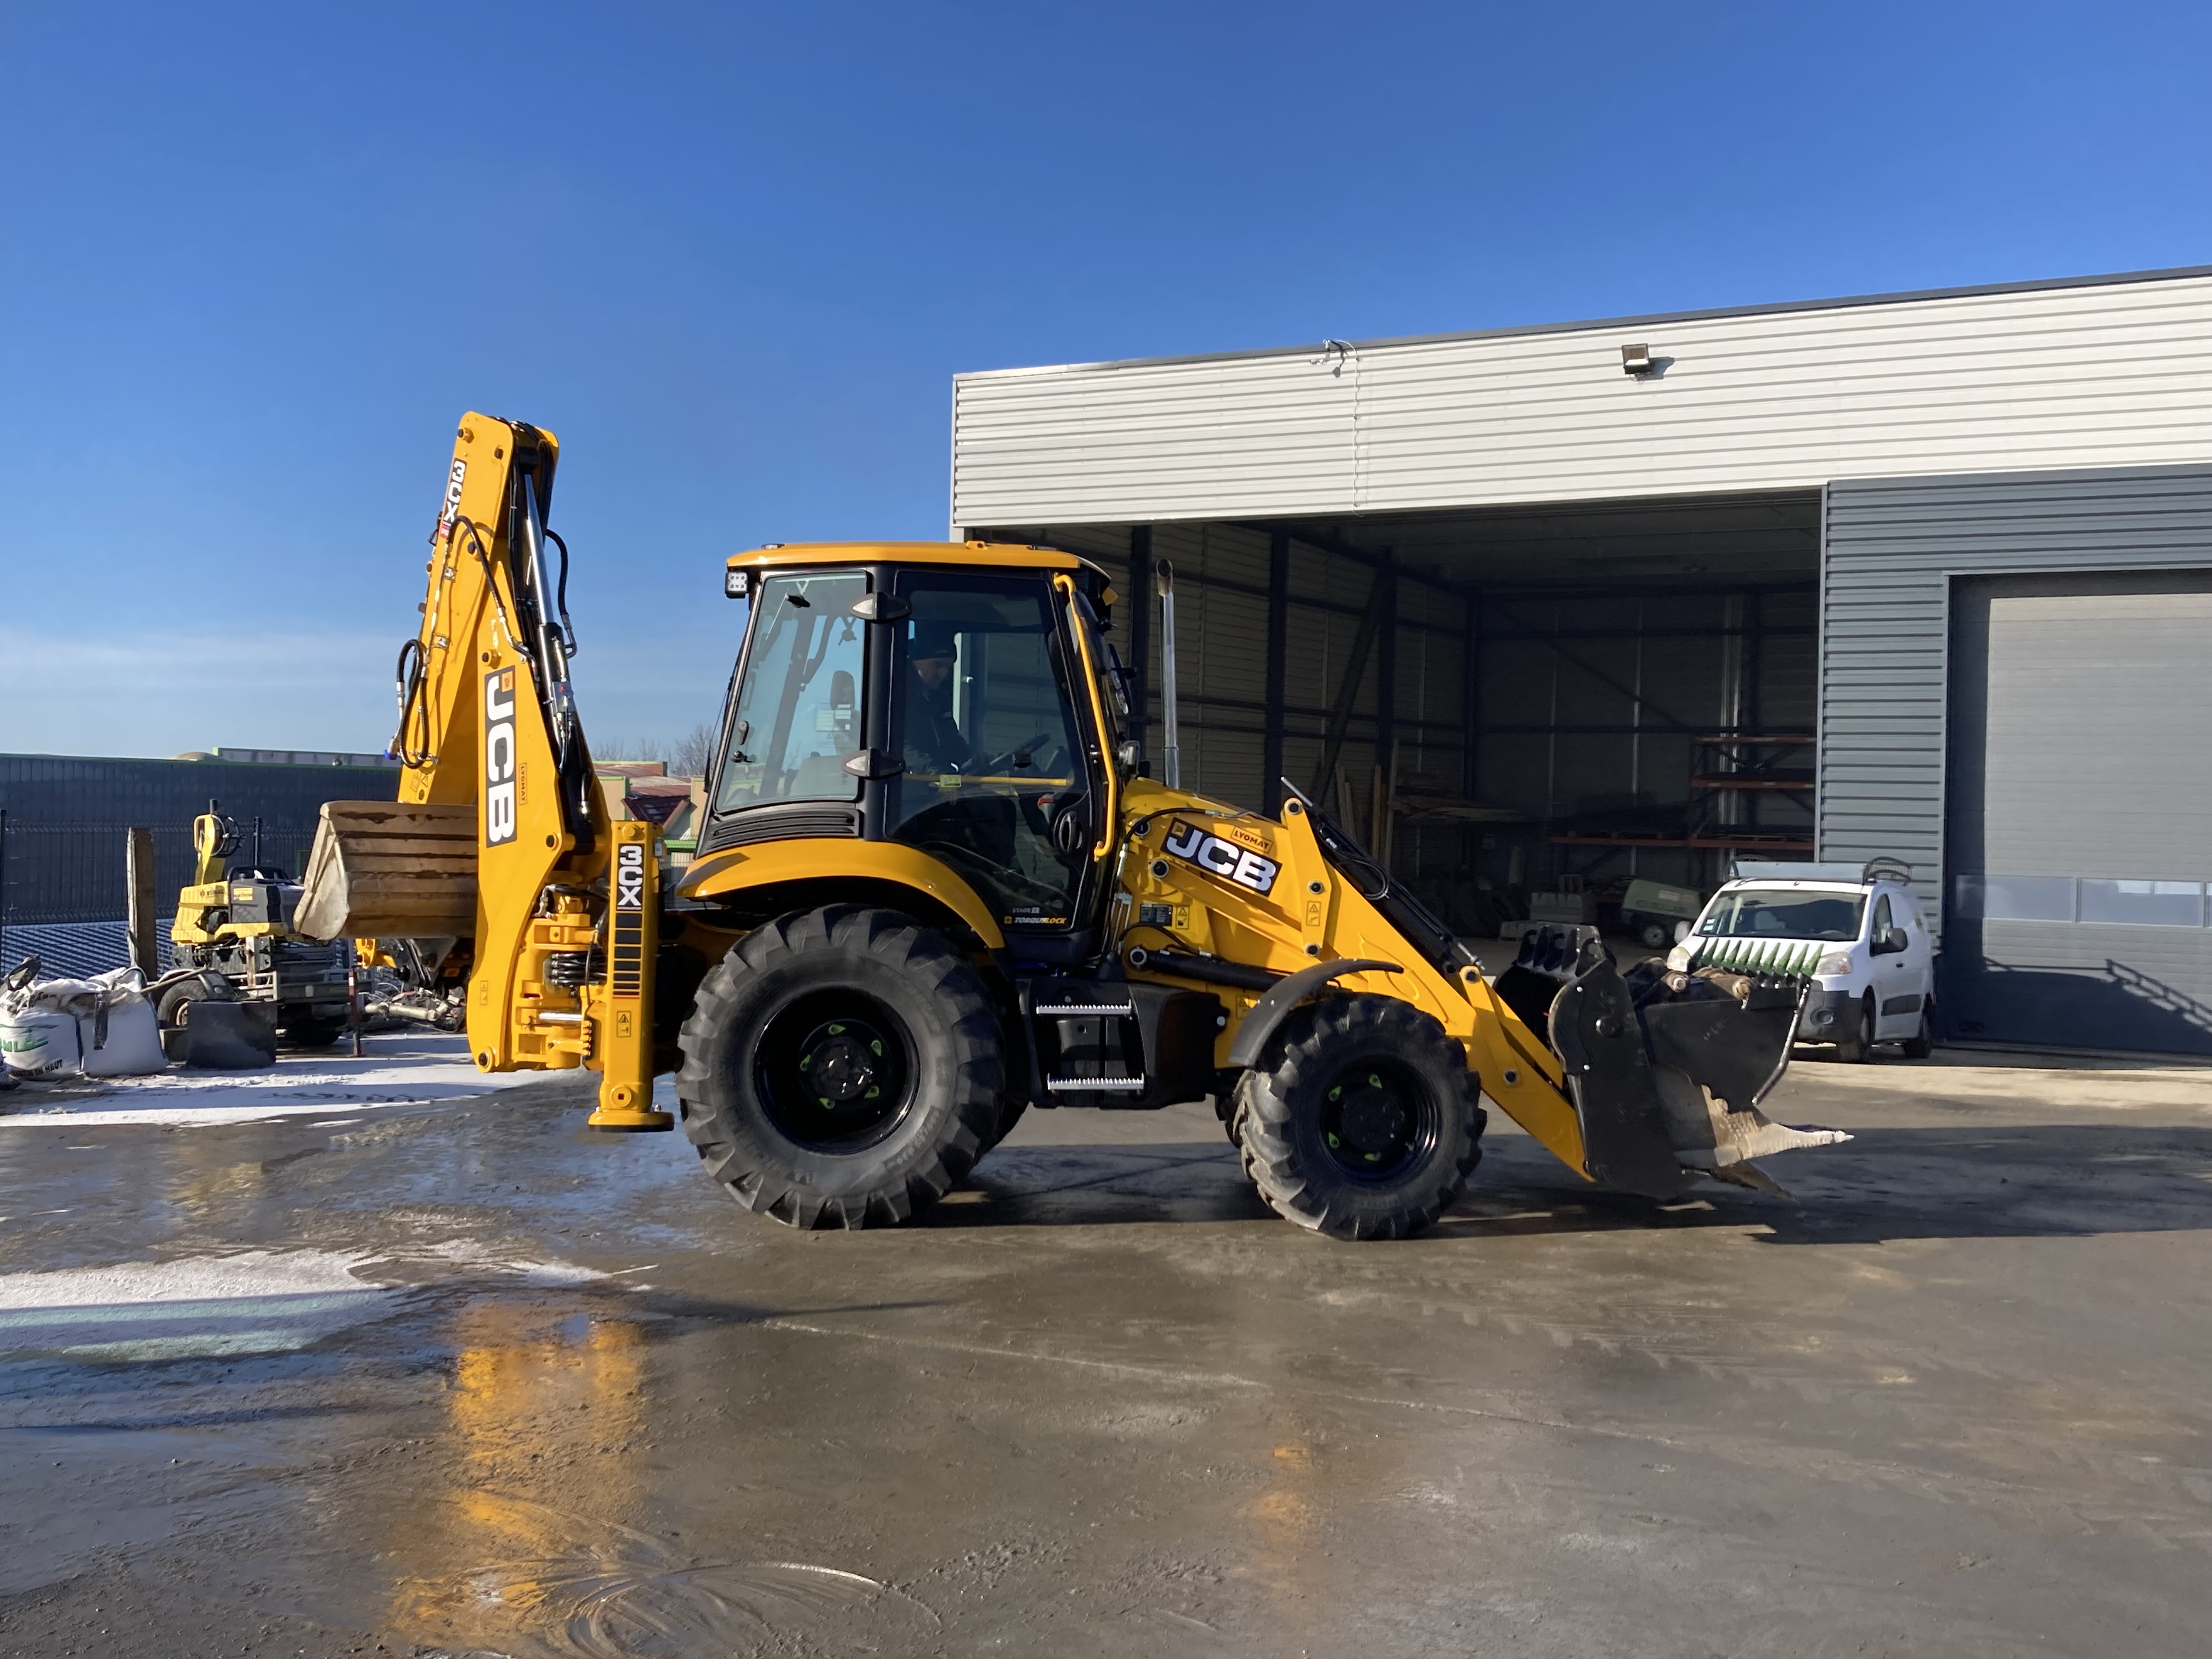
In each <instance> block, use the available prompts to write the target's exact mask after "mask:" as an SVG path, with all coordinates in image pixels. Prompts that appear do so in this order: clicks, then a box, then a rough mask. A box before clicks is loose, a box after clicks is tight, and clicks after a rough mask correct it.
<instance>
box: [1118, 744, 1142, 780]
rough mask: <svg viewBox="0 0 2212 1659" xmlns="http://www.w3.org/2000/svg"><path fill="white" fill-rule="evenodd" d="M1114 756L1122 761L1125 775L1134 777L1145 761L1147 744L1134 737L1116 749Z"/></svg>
mask: <svg viewBox="0 0 2212 1659" xmlns="http://www.w3.org/2000/svg"><path fill="white" fill-rule="evenodd" d="M1114 758H1115V760H1117V761H1119V762H1121V770H1122V772H1123V774H1124V775H1127V776H1129V777H1134V776H1136V775H1137V769H1138V768H1139V767H1140V766H1142V765H1143V764H1144V763H1145V745H1144V744H1140V743H1139V742H1138V741H1137V740H1136V739H1135V738H1130V739H1129V740H1128V741H1127V743H1124V744H1122V745H1121V747H1120V748H1119V749H1117V750H1115V751H1114Z"/></svg>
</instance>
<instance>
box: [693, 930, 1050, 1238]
mask: <svg viewBox="0 0 2212 1659" xmlns="http://www.w3.org/2000/svg"><path fill="white" fill-rule="evenodd" d="M681 1042H682V1046H683V1051H684V1066H683V1069H682V1070H681V1071H680V1072H679V1073H678V1074H677V1079H676V1091H677V1097H678V1103H679V1105H680V1107H681V1109H682V1112H683V1117H684V1133H686V1134H688V1135H689V1136H690V1139H691V1144H692V1145H693V1146H696V1147H697V1148H698V1150H699V1156H700V1158H702V1160H703V1161H704V1162H705V1164H706V1165H707V1169H708V1173H709V1174H711V1175H712V1176H714V1179H715V1180H717V1181H719V1182H721V1183H722V1184H723V1185H724V1186H725V1187H726V1188H729V1189H730V1192H731V1194H732V1196H733V1197H735V1198H736V1200H738V1203H740V1204H742V1205H744V1206H745V1207H746V1208H747V1209H749V1210H758V1211H760V1212H763V1214H767V1215H771V1216H774V1217H775V1218H776V1219H777V1220H779V1221H782V1222H786V1223H788V1224H789V1225H792V1226H794V1227H872V1226H884V1225H894V1224H896V1223H898V1222H901V1221H904V1220H905V1219H907V1218H908V1217H909V1216H911V1215H913V1214H914V1213H915V1212H917V1211H919V1210H922V1209H926V1208H927V1207H928V1206H930V1205H932V1204H934V1203H935V1202H936V1201H937V1200H939V1199H940V1198H942V1197H944V1196H945V1194H946V1193H947V1192H949V1191H951V1188H952V1187H953V1184H954V1183H955V1182H957V1181H959V1179H960V1178H961V1177H962V1176H965V1175H966V1174H967V1173H968V1171H969V1169H970V1168H971V1167H972V1166H973V1165H974V1164H975V1160H976V1158H979V1157H981V1154H982V1152H983V1149H984V1147H985V1146H987V1145H989V1144H990V1143H991V1142H992V1141H993V1140H994V1139H995V1138H996V1136H997V1135H998V1134H1000V1133H1003V1130H1004V1129H1005V1128H1010V1127H1012V1124H1011V1123H1010V1122H1007V1121H1006V1111H1005V1100H1004V1094H1005V1085H1006V1076H1005V1073H1006V1067H1005V1059H1004V1053H1005V1034H1004V1031H1003V1030H1002V1029H1001V1027H1000V1021H999V1015H998V1011H997V1009H996V1008H995V1007H994V1005H993V1004H992V1001H991V999H990V997H989V994H987V992H986V991H985V989H984V987H983V981H982V980H981V977H980V976H979V975H977V974H976V972H975V969H973V968H971V967H969V964H968V963H967V962H966V961H965V960H964V959H963V957H961V955H960V954H959V952H958V951H955V950H954V949H953V948H952V945H951V943H950V942H949V941H948V940H947V939H945V937H944V935H943V934H941V933H935V932H933V931H932V930H930V929H929V928H927V927H921V926H920V925H919V924H918V923H916V922H915V921H913V920H912V919H911V918H909V917H907V916H903V915H899V914H898V913H897V912H896V911H893V910H879V909H872V908H863V907H861V906H859V905H835V906H832V907H830V908H827V909H821V910H808V911H803V912H799V913H798V914H795V915H788V916H784V917H782V918H781V919H779V920H778V921H772V922H769V924H768V925H767V926H765V927H757V928H755V929H754V930H753V931H752V932H751V933H748V934H746V935H745V937H744V939H740V940H739V941H738V944H737V945H735V946H734V947H733V948H732V950H731V951H730V953H729V955H727V956H726V957H723V958H722V960H721V961H720V962H719V963H716V964H715V965H714V967H713V968H712V969H709V970H708V974H707V976H706V978H705V979H704V980H702V981H701V983H700V986H699V992H698V996H697V1000H696V1002H695V1004H694V1006H693V1008H692V1012H691V1017H690V1018H689V1019H687V1020H685V1021H684V1030H683V1035H682V1037H681Z"/></svg>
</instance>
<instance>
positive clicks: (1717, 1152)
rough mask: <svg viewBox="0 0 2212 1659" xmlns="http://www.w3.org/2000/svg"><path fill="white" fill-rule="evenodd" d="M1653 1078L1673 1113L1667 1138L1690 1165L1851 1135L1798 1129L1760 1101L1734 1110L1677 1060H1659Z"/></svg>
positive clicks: (1830, 1142)
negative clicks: (1768, 1112) (1775, 1117)
mask: <svg viewBox="0 0 2212 1659" xmlns="http://www.w3.org/2000/svg"><path fill="white" fill-rule="evenodd" d="M1651 1079H1652V1082H1653V1083H1654V1084H1655V1085H1656V1086H1657V1089H1658V1092H1659V1103H1660V1106H1661V1108H1662V1109H1663V1110H1664V1111H1665V1113H1666V1115H1667V1139H1668V1141H1669V1142H1670V1143H1671V1144H1672V1145H1673V1146H1674V1157H1675V1158H1676V1160H1677V1161H1679V1162H1680V1164H1682V1165H1683V1167H1684V1168H1686V1169H1692V1170H1703V1171H1705V1173H1707V1174H1711V1173H1712V1172H1714V1171H1715V1170H1724V1169H1728V1168H1729V1167H1731V1166H1733V1165H1735V1164H1742V1163H1747V1162H1748V1161H1749V1160H1750V1159H1752V1158H1772V1157H1773V1156H1774V1155H1775V1154H1776V1153H1778V1152H1798V1151H1801V1150H1802V1149H1803V1148H1805V1147H1808V1146H1838V1145H1840V1144H1841V1143H1842V1142H1844V1141H1846V1140H1849V1139H1850V1136H1849V1135H1848V1134H1846V1133H1844V1132H1843V1131H1842V1130H1841V1129H1794V1128H1792V1127H1790V1125H1788V1124H1786V1123H1777V1122H1775V1121H1773V1120H1772V1119H1771V1118H1769V1117H1768V1116H1767V1115H1766V1114H1765V1113H1764V1112H1762V1111H1760V1110H1759V1109H1758V1108H1757V1107H1756V1106H1747V1107H1745V1108H1743V1109H1741V1110H1739V1111H1731V1110H1729V1108H1728V1106H1727V1105H1726V1104H1725V1103H1723V1102H1721V1101H1717V1100H1715V1099H1714V1098H1713V1097H1712V1096H1711V1095H1710V1094H1708V1093H1706V1091H1705V1090H1704V1089H1702V1088H1700V1087H1699V1085H1697V1084H1696V1083H1694V1082H1692V1081H1691V1079H1689V1077H1688V1076H1687V1075H1686V1074H1685V1073H1681V1072H1678V1071H1676V1070H1675V1069H1674V1067H1673V1066H1654V1067H1653V1068H1652V1073H1651Z"/></svg>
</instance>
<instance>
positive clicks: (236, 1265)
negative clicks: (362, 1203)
mask: <svg viewBox="0 0 2212 1659" xmlns="http://www.w3.org/2000/svg"><path fill="white" fill-rule="evenodd" d="M367 1260H368V1256H367V1255H366V1253H364V1252H362V1251H357V1250H245V1251H240V1252H239V1253H238V1254H236V1255H221V1256H189V1257H185V1258H184V1259H182V1260H179V1261H144V1262H126V1263H123V1264H120V1265H118V1266H115V1267H70V1268H64V1269H61V1270H59V1271H57V1272H49V1273H6V1274H0V1359H29V1358H64V1359H74V1360H112V1361H131V1360H149V1359H190V1358H217V1357H225V1356H234V1355H240V1354H262V1353H286V1352H291V1351H293V1350H295V1349H298V1348H304V1347H306V1346H307V1345H308V1344H309V1343H311V1342H315V1341H319V1340H321V1339H322V1338H324V1337H325V1336H329V1335H331V1334H333V1333H334V1332H337V1331H341V1330H344V1329H346V1328H349V1327H350V1326H354V1325H360V1324H365V1323H367V1322H368V1321H370V1320H373V1319H381V1318H383V1317H384V1316H386V1315H387V1314H389V1313H391V1312H392V1311H394V1310H395V1309H396V1308H397V1306H398V1304H399V1302H400V1301H401V1300H402V1299H403V1297H404V1296H405V1294H406V1292H404V1291H399V1290H396V1289H393V1288H392V1287H390V1286H387V1285H376V1284H372V1283H368V1282H366V1281H364V1280H363V1279H361V1278H360V1277H358V1276H357V1274H356V1271H355V1270H356V1268H357V1267H360V1266H361V1265H362V1263H363V1262H365V1261H367Z"/></svg>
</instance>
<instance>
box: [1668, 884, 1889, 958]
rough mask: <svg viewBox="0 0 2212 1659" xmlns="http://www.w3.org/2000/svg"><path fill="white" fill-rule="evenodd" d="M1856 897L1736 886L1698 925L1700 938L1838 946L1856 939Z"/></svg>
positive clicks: (1859, 908) (1860, 910) (1862, 908)
mask: <svg viewBox="0 0 2212 1659" xmlns="http://www.w3.org/2000/svg"><path fill="white" fill-rule="evenodd" d="M1865 912H1866V897H1865V896H1864V895H1863V894H1860V893H1808V892H1806V891H1804V890H1802V889H1799V888H1794V887H1738V888H1735V889H1733V890H1730V891H1729V892H1725V893H1723V894H1722V895H1721V896H1719V897H1717V898H1716V899H1715V900H1714V901H1713V902H1712V905H1711V908H1709V909H1707V910H1706V912H1705V915H1704V916H1703V917H1702V918H1700V919H1699V922H1698V932H1699V934H1700V935H1701V936H1702V937H1704V938H1706V939H1820V940H1822V941H1824V942H1826V943H1828V944H1833V945H1844V944H1849V943H1850V941H1852V940H1854V939H1857V938H1858V936H1859V918H1860V917H1861V916H1862V915H1864V914H1865Z"/></svg>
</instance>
